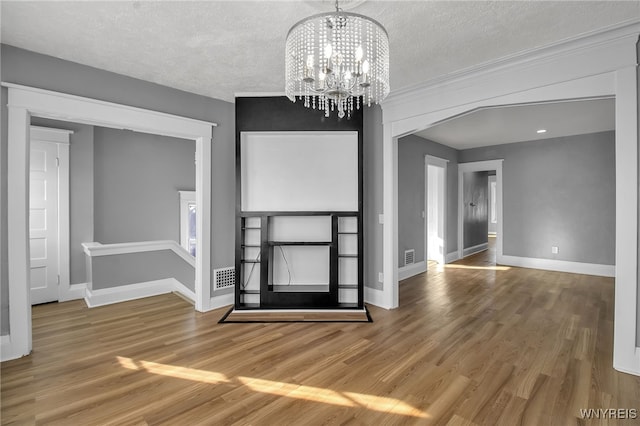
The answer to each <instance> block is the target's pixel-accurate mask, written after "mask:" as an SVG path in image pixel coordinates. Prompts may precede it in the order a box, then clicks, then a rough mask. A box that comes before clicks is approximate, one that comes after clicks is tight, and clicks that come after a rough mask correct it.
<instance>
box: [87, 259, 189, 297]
mask: <svg viewBox="0 0 640 426" xmlns="http://www.w3.org/2000/svg"><path fill="white" fill-rule="evenodd" d="M91 275H92V278H93V280H92V282H91V283H90V284H89V285H90V289H91V290H99V289H103V288H111V287H118V286H122V285H127V284H135V283H141V282H147V281H155V280H161V279H164V278H175V279H176V280H178V281H180V282H181V283H182V284H184V285H185V287H187V288H188V289H189V290H191V291H195V269H194V268H193V266H191V265H190V264H188V263H187V262H185V261H184V259H182V258H181V257H180V256H178V255H176V254H175V253H174V252H173V251H171V250H159V251H148V252H142V253H128V254H116V255H111V256H96V257H92V258H91Z"/></svg>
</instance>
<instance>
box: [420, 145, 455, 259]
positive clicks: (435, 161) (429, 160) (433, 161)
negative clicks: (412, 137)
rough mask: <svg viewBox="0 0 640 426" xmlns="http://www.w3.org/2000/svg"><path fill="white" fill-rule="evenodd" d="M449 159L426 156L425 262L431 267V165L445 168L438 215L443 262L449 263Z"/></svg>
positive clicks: (440, 189)
mask: <svg viewBox="0 0 640 426" xmlns="http://www.w3.org/2000/svg"><path fill="white" fill-rule="evenodd" d="M448 164H449V160H446V159H444V158H440V157H435V156H433V155H425V156H424V189H425V194H424V262H425V265H426V268H427V269H429V166H435V167H439V168H441V169H442V170H443V174H442V183H441V185H440V188H439V189H438V191H442V194H443V202H442V206H438V210H439V212H438V215H439V216H440V218H441V220H442V241H443V242H442V250H443V251H444V253H442V263H443V264H444V263H447V201H448V200H447V165H448Z"/></svg>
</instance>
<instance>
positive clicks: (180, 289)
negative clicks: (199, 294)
mask: <svg viewBox="0 0 640 426" xmlns="http://www.w3.org/2000/svg"><path fill="white" fill-rule="evenodd" d="M171 279H172V280H173V291H175V292H176V293H179V294H180V295H181V296H182V297H184V298H185V299H188V300H190V301H191V302H193V303H195V301H196V293H195V292H193V291H191V290H189V289H188V288H187V286H186V285H184V284H182V283H181V282H180V281H178V280H176V279H174V278H171Z"/></svg>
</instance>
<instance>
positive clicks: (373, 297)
mask: <svg viewBox="0 0 640 426" xmlns="http://www.w3.org/2000/svg"><path fill="white" fill-rule="evenodd" d="M364 302H365V303H369V304H371V305H375V306H378V307H380V308H384V309H391V307H390V306H388V305H387V303H386V301H385V298H384V292H383V291H382V290H378V289H375V288H371V287H366V286H365V287H364Z"/></svg>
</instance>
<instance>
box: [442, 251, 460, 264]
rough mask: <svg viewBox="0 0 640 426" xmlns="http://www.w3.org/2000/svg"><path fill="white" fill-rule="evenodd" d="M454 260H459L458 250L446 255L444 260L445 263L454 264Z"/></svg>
mask: <svg viewBox="0 0 640 426" xmlns="http://www.w3.org/2000/svg"><path fill="white" fill-rule="evenodd" d="M456 260H460V258H459V257H458V250H456V251H452V252H451V253H447V256H446V257H445V258H444V262H445V263H451V262H455V261H456Z"/></svg>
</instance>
